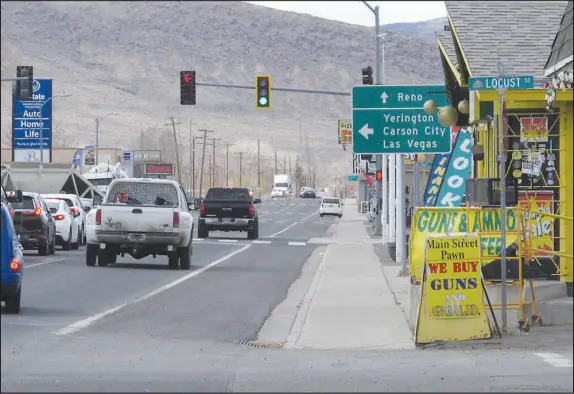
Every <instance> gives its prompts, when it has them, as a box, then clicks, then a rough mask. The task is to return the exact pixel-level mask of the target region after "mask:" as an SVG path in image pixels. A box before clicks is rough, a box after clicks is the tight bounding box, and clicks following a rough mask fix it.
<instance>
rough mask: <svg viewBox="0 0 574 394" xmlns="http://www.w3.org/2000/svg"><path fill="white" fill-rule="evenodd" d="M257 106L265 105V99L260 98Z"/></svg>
mask: <svg viewBox="0 0 574 394" xmlns="http://www.w3.org/2000/svg"><path fill="white" fill-rule="evenodd" d="M259 105H267V99H266V98H265V97H260V98H259Z"/></svg>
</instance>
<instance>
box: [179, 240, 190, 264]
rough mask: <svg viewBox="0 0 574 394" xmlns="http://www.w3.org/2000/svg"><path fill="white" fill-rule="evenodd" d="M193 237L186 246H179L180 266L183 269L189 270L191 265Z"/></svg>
mask: <svg viewBox="0 0 574 394" xmlns="http://www.w3.org/2000/svg"><path fill="white" fill-rule="evenodd" d="M191 249H192V245H191V239H190V240H189V244H187V246H184V247H183V248H179V250H178V254H179V266H180V268H181V269H182V270H188V269H189V267H191Z"/></svg>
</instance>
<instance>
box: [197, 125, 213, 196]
mask: <svg viewBox="0 0 574 394" xmlns="http://www.w3.org/2000/svg"><path fill="white" fill-rule="evenodd" d="M199 131H201V132H203V150H202V153H201V172H200V173H199V197H200V198H201V196H202V190H203V169H204V166H205V144H206V142H207V133H214V131H213V130H206V129H201V130H199Z"/></svg>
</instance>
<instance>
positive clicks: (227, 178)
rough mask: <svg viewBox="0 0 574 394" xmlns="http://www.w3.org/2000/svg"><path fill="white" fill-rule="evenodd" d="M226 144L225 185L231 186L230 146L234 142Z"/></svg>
mask: <svg viewBox="0 0 574 394" xmlns="http://www.w3.org/2000/svg"><path fill="white" fill-rule="evenodd" d="M225 145H226V147H225V185H226V186H227V187H229V147H230V146H233V144H230V143H229V142H228V143H226V144H225Z"/></svg>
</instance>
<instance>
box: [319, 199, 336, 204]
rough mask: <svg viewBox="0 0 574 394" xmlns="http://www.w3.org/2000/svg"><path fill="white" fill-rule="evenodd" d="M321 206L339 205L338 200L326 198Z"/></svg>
mask: <svg viewBox="0 0 574 394" xmlns="http://www.w3.org/2000/svg"><path fill="white" fill-rule="evenodd" d="M323 204H339V199H338V198H326V199H324V200H323Z"/></svg>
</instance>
